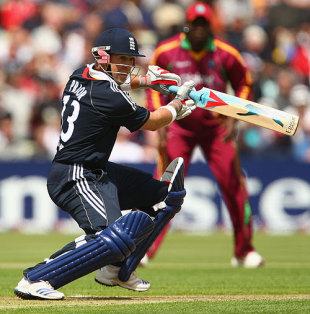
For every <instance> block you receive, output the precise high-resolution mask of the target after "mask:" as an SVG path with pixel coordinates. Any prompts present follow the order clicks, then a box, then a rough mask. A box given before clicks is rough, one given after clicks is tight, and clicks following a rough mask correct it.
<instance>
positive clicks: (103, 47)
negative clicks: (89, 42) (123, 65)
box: [92, 28, 145, 57]
mask: <svg viewBox="0 0 310 314" xmlns="http://www.w3.org/2000/svg"><path fill="white" fill-rule="evenodd" d="M98 51H105V52H106V53H108V54H120V55H130V56H136V57H145V55H142V54H140V53H139V50H138V43H137V40H136V38H135V37H134V35H133V34H131V33H130V32H129V31H127V30H126V29H123V28H111V29H108V30H106V31H104V32H103V33H102V34H101V35H100V36H99V37H98V38H97V40H96V42H95V47H93V48H92V53H93V55H94V57H96V56H97V57H99V55H98Z"/></svg>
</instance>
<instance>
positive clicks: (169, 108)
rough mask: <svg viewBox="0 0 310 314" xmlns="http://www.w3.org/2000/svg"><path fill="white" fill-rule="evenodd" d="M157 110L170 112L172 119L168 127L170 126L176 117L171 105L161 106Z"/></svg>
mask: <svg viewBox="0 0 310 314" xmlns="http://www.w3.org/2000/svg"><path fill="white" fill-rule="evenodd" d="M158 109H168V110H169V111H170V112H171V114H172V119H171V121H170V123H169V124H168V125H170V124H171V123H172V122H173V121H174V120H175V118H176V117H177V111H176V110H175V109H174V107H172V106H171V105H166V106H162V107H159V108H158Z"/></svg>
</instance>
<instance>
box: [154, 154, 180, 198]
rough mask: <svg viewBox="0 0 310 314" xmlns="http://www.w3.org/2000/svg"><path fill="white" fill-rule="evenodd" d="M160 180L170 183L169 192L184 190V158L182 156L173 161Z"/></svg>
mask: <svg viewBox="0 0 310 314" xmlns="http://www.w3.org/2000/svg"><path fill="white" fill-rule="evenodd" d="M160 181H163V182H165V183H166V184H167V185H168V193H169V192H170V191H171V192H178V191H182V190H184V160H183V158H182V157H177V158H175V159H174V160H173V161H171V163H170V164H169V166H168V167H167V169H166V171H165V172H164V174H163V176H162V177H161V179H160Z"/></svg>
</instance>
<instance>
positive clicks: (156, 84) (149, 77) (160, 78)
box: [140, 65, 181, 95]
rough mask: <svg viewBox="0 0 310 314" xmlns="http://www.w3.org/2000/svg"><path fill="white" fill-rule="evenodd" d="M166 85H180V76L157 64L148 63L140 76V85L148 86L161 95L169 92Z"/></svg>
mask: <svg viewBox="0 0 310 314" xmlns="http://www.w3.org/2000/svg"><path fill="white" fill-rule="evenodd" d="M166 85H176V86H180V85H181V78H180V77H179V76H178V75H177V74H174V73H171V72H169V71H167V70H165V69H162V68H160V67H159V66H157V65H149V68H148V71H147V73H146V75H141V76H140V87H150V88H152V89H154V90H156V91H158V92H161V93H162V94H163V95H169V94H170V92H169V90H168V88H167V86H166Z"/></svg>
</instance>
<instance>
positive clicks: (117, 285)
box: [95, 278, 150, 292]
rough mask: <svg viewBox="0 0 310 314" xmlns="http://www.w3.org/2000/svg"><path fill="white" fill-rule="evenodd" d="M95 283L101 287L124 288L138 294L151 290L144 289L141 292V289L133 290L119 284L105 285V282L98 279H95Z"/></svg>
mask: <svg viewBox="0 0 310 314" xmlns="http://www.w3.org/2000/svg"><path fill="white" fill-rule="evenodd" d="M95 281H96V282H97V283H99V284H100V285H102V286H106V287H110V288H112V287H121V288H124V289H127V290H131V291H137V292H145V291H147V290H149V289H150V288H147V289H144V290H141V289H140V290H137V289H131V288H128V287H125V286H121V285H119V284H118V283H116V284H111V285H109V284H107V283H103V282H101V281H99V280H98V279H96V278H95Z"/></svg>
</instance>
